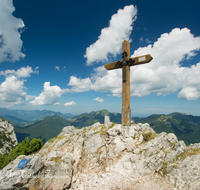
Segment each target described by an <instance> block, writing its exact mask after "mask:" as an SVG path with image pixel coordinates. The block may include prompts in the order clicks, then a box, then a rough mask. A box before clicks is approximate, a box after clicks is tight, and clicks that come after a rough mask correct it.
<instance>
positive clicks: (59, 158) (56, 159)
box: [51, 156, 62, 162]
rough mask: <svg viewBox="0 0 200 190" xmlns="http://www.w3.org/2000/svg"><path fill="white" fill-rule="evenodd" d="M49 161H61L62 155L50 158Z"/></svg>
mask: <svg viewBox="0 0 200 190" xmlns="http://www.w3.org/2000/svg"><path fill="white" fill-rule="evenodd" d="M51 161H54V162H61V161H62V157H61V156H57V157H56V158H51Z"/></svg>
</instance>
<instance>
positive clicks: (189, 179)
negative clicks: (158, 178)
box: [168, 154, 200, 190]
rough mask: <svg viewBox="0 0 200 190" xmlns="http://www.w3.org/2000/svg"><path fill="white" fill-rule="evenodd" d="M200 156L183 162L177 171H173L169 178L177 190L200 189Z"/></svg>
mask: <svg viewBox="0 0 200 190" xmlns="http://www.w3.org/2000/svg"><path fill="white" fill-rule="evenodd" d="M199 176H200V154H198V155H194V156H191V157H188V158H186V159H185V160H183V162H182V163H180V165H179V166H178V168H177V169H175V168H174V169H173V170H172V171H171V172H170V173H169V174H168V177H169V179H170V181H171V182H172V184H174V186H175V187H176V188H179V189H182V190H186V189H191V190H193V189H199V187H200V177H199Z"/></svg>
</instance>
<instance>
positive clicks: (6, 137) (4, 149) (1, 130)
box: [0, 118, 17, 154]
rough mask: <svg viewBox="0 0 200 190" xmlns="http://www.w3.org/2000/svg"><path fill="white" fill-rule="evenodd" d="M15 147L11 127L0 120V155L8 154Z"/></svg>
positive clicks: (12, 128)
mask: <svg viewBox="0 0 200 190" xmlns="http://www.w3.org/2000/svg"><path fill="white" fill-rule="evenodd" d="M16 145H17V138H16V135H15V132H14V127H13V125H12V124H11V123H10V122H9V121H7V120H5V119H2V118H0V154H8V153H9V152H10V151H11V150H12V149H13V148H14V147H15V146H16Z"/></svg>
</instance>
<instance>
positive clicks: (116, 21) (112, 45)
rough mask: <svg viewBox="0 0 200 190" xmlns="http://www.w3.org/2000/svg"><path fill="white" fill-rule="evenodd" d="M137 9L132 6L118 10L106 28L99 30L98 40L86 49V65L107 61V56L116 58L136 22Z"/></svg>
mask: <svg viewBox="0 0 200 190" xmlns="http://www.w3.org/2000/svg"><path fill="white" fill-rule="evenodd" d="M136 15H137V8H136V6H135V7H134V6H133V5H130V6H125V7H124V9H119V10H118V12H117V13H116V14H114V15H113V16H112V17H111V20H110V24H109V26H108V27H107V28H103V29H102V30H101V35H100V36H99V37H98V40H97V41H96V42H95V43H94V44H92V45H90V46H89V47H88V48H87V49H86V53H85V55H84V57H85V58H87V65H92V63H93V62H99V61H105V60H106V61H107V60H108V56H109V55H113V56H116V55H117V54H118V53H119V52H120V51H121V44H122V42H123V41H124V40H125V39H126V40H129V41H130V39H129V36H130V34H131V31H132V29H133V27H132V25H133V22H134V21H135V20H136V18H137V17H136Z"/></svg>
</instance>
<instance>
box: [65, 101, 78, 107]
mask: <svg viewBox="0 0 200 190" xmlns="http://www.w3.org/2000/svg"><path fill="white" fill-rule="evenodd" d="M64 106H76V102H74V101H71V102H66V103H65V104H64Z"/></svg>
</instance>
